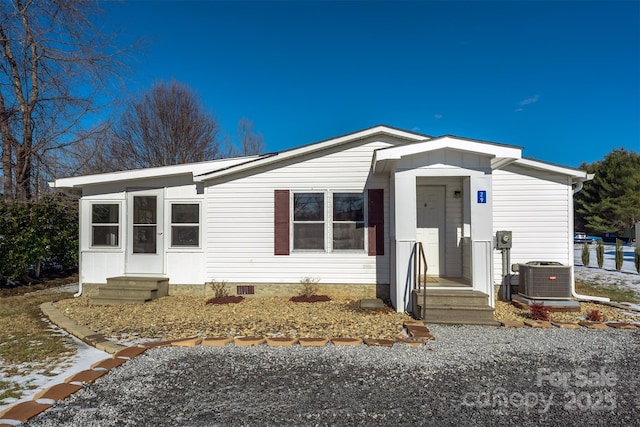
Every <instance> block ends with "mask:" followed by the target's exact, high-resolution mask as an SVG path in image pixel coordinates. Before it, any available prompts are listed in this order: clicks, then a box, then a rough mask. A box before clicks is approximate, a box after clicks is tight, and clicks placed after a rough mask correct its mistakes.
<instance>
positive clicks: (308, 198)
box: [293, 192, 326, 251]
mask: <svg viewBox="0 0 640 427" xmlns="http://www.w3.org/2000/svg"><path fill="white" fill-rule="evenodd" d="M325 242H326V239H325V194H324V193H318V192H309V193H293V250H294V251H295V250H315V251H324V250H326V248H325Z"/></svg>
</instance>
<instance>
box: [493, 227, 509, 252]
mask: <svg viewBox="0 0 640 427" xmlns="http://www.w3.org/2000/svg"><path fill="white" fill-rule="evenodd" d="M496 249H511V232H510V231H496Z"/></svg>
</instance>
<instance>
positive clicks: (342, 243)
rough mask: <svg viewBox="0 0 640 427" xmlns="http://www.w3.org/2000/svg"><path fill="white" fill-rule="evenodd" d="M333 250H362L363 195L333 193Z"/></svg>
mask: <svg viewBox="0 0 640 427" xmlns="http://www.w3.org/2000/svg"><path fill="white" fill-rule="evenodd" d="M332 210H333V226H332V227H333V228H332V231H333V250H364V230H365V226H364V194H363V193H333V209H332Z"/></svg>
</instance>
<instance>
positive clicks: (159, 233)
mask: <svg viewBox="0 0 640 427" xmlns="http://www.w3.org/2000/svg"><path fill="white" fill-rule="evenodd" d="M127 202H128V203H127V205H128V208H127V218H128V223H129V226H128V227H129V229H128V233H127V236H128V237H127V266H126V269H127V273H128V274H163V273H164V235H163V231H164V228H163V224H164V216H163V209H162V207H163V197H162V190H141V191H134V192H129V193H128V196H127Z"/></svg>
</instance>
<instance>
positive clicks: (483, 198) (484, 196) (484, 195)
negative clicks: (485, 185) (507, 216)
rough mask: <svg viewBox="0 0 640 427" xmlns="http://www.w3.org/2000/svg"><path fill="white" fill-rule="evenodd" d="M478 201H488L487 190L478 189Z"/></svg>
mask: <svg viewBox="0 0 640 427" xmlns="http://www.w3.org/2000/svg"><path fill="white" fill-rule="evenodd" d="M478 203H487V191H486V190H478Z"/></svg>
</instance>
